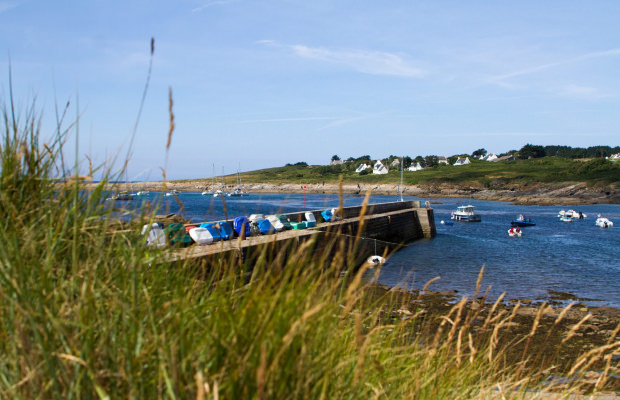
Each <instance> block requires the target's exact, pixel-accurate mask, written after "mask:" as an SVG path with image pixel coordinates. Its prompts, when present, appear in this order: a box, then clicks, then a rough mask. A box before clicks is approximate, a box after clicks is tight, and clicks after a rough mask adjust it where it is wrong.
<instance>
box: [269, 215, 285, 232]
mask: <svg viewBox="0 0 620 400" xmlns="http://www.w3.org/2000/svg"><path fill="white" fill-rule="evenodd" d="M267 219H268V220H269V222H271V225H273V227H274V228H276V231H278V232H281V231H283V230H284V224H283V223H282V221H280V218H278V216H277V215H267Z"/></svg>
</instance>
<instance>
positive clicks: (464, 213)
mask: <svg viewBox="0 0 620 400" xmlns="http://www.w3.org/2000/svg"><path fill="white" fill-rule="evenodd" d="M450 218H451V219H453V220H455V221H462V222H480V221H482V218H481V217H480V215H478V214H476V212H475V207H474V206H472V205H469V204H468V205H466V206H458V207H457V208H456V211H452V216H451V217H450Z"/></svg>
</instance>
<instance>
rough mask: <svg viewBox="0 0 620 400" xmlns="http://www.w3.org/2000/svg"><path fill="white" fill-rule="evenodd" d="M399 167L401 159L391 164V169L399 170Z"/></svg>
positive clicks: (396, 159)
mask: <svg viewBox="0 0 620 400" xmlns="http://www.w3.org/2000/svg"><path fill="white" fill-rule="evenodd" d="M399 166H400V159H398V158H395V159H394V161H392V162H391V163H390V167H396V168H398V167H399Z"/></svg>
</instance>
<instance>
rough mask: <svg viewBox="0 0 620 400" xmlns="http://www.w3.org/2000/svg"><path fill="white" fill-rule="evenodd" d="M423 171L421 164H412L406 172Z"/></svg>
mask: <svg viewBox="0 0 620 400" xmlns="http://www.w3.org/2000/svg"><path fill="white" fill-rule="evenodd" d="M423 169H424V167H423V166H422V164H420V163H418V162H414V163H412V164H411V166H410V167H409V168H407V171H422V170H423Z"/></svg>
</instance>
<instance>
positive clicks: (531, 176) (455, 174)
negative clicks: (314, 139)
mask: <svg viewBox="0 0 620 400" xmlns="http://www.w3.org/2000/svg"><path fill="white" fill-rule="evenodd" d="M356 167H357V165H353V164H350V165H349V164H345V165H336V166H320V165H314V166H297V165H293V166H286V167H278V168H269V169H263V170H257V171H251V172H246V173H244V174H242V180H243V182H248V183H249V182H251V183H298V184H312V183H322V182H331V183H334V182H337V181H338V177H339V176H340V175H342V176H343V179H344V182H345V183H346V182H354V183H366V184H377V183H393V184H396V183H398V181H399V179H400V172H399V171H397V170H396V169H391V170H390V172H389V173H388V174H387V175H373V174H368V175H359V174H356V173H355V172H354V170H355V168H356ZM403 180H404V183H405V184H407V185H416V184H423V185H424V184H427V185H428V184H441V183H452V184H462V185H474V186H477V187H488V188H503V187H504V186H506V185H508V184H511V183H518V184H532V183H568V182H585V183H588V184H602V185H609V184H618V183H619V182H620V163H618V162H615V163H614V162H610V161H606V160H603V159H595V160H590V161H576V160H571V159H566V158H556V157H545V158H541V159H531V160H516V161H502V162H486V161H477V160H474V161H472V163H471V164H469V165H464V166H459V167H454V166H446V165H442V166H439V167H433V168H427V169H424V170H422V171H416V172H409V171H405V172H404V173H403Z"/></svg>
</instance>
